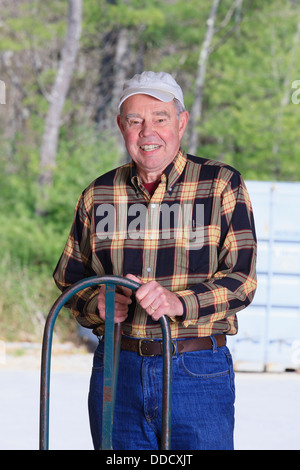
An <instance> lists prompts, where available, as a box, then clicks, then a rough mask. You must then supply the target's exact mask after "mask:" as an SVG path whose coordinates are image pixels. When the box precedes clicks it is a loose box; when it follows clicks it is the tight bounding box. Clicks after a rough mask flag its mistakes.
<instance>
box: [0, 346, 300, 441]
mask: <svg viewBox="0 0 300 470" xmlns="http://www.w3.org/2000/svg"><path fill="white" fill-rule="evenodd" d="M23 352H24V351H23ZM0 359H1V357H0ZM1 362H2V364H1ZM91 363H92V355H91V354H88V353H83V352H82V353H80V354H74V351H71V350H64V349H63V350H59V351H57V352H56V353H54V354H53V356H52V369H51V371H52V372H51V394H50V397H51V402H50V448H51V449H71V450H72V449H92V444H91V438H90V432H89V424H88V415H87V392H88V386H89V375H90V369H91ZM39 366H40V352H39V350H38V349H37V350H30V351H29V352H26V353H25V354H22V355H21V351H19V352H17V351H16V350H15V352H14V353H13V354H10V353H7V354H6V356H5V358H4V357H3V355H2V360H0V449H1V450H3V449H6V450H14V449H19V450H21V449H25V450H30V449H33V450H35V449H38V445H39V385H40V375H39ZM236 389H237V400H236V432H235V447H236V449H237V450H238V449H241V450H242V449H245V450H246V449H250V450H256V449H266V450H271V449H275V450H295V449H297V450H299V449H300V431H299V425H298V423H299V422H300V407H299V396H300V374H297V373H282V374H276V373H266V374H260V373H241V372H238V373H236Z"/></svg>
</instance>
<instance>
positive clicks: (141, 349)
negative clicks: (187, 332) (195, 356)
mask: <svg viewBox="0 0 300 470" xmlns="http://www.w3.org/2000/svg"><path fill="white" fill-rule="evenodd" d="M214 338H215V340H216V343H217V347H218V348H219V347H221V346H225V345H226V338H225V335H224V334H220V335H214ZM212 348H213V342H212V340H211V337H210V336H204V337H202V338H191V339H185V340H178V341H176V343H175V342H174V341H172V349H173V351H172V352H173V355H174V354H176V353H179V354H180V353H184V352H192V351H201V350H205V349H212ZM121 349H125V350H126V351H131V352H135V353H137V354H139V355H140V356H156V355H158V356H162V355H163V342H162V341H161V340H159V341H155V340H153V339H134V338H128V337H126V336H123V337H122V342H121Z"/></svg>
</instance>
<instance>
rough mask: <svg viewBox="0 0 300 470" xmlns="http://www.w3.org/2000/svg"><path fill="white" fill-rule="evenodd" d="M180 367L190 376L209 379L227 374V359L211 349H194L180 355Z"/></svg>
mask: <svg viewBox="0 0 300 470" xmlns="http://www.w3.org/2000/svg"><path fill="white" fill-rule="evenodd" d="M180 367H181V369H182V370H183V371H184V372H185V373H186V374H187V375H188V376H190V377H194V378H199V379H209V378H215V377H223V376H226V375H229V373H230V371H229V366H228V361H227V359H226V360H225V358H224V355H223V354H215V353H213V352H212V351H195V352H191V353H183V354H182V355H181V356H180Z"/></svg>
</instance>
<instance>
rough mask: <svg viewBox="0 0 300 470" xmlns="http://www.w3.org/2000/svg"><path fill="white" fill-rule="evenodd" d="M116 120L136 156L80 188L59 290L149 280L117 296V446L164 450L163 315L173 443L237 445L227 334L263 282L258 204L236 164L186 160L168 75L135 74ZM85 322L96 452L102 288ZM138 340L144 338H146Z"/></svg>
mask: <svg viewBox="0 0 300 470" xmlns="http://www.w3.org/2000/svg"><path fill="white" fill-rule="evenodd" d="M117 122H118V126H119V128H120V131H121V133H122V135H123V138H124V142H125V145H126V148H127V151H128V154H129V155H130V157H131V159H132V161H131V162H130V163H128V164H126V165H123V166H121V167H119V168H117V169H115V170H112V171H110V172H108V173H106V174H105V175H102V176H100V177H99V178H97V179H96V180H95V181H94V182H93V183H91V184H90V186H89V187H88V188H87V189H86V190H85V191H83V193H82V194H81V196H80V198H79V200H78V203H77V207H76V213H75V219H74V223H73V226H72V229H71V233H70V236H69V238H68V241H67V245H66V248H65V250H64V252H63V254H62V257H61V259H60V261H59V263H58V266H57V268H56V270H55V273H54V278H55V281H56V283H57V285H58V287H59V288H60V289H62V290H63V289H65V288H66V287H68V286H70V285H71V284H73V283H74V282H76V281H78V280H81V279H83V278H85V277H88V276H94V275H98V276H100V275H110V274H114V275H118V276H126V277H127V278H129V279H132V280H134V281H136V282H139V283H140V284H141V287H140V288H139V289H138V290H137V291H136V292H135V293H134V294H133V293H132V292H131V291H130V290H129V289H125V288H122V289H120V290H119V292H118V293H117V294H116V298H115V321H116V322H122V329H123V337H122V344H121V354H120V365H119V378H118V390H117V396H116V405H115V420H114V430H113V448H114V449H148V450H155V449H159V448H160V441H161V436H160V429H161V416H162V404H161V390H162V361H163V358H162V348H161V328H160V324H159V322H158V320H159V318H160V317H161V316H162V315H166V316H167V317H169V320H170V327H171V334H172V340H173V343H174V348H173V349H174V351H173V384H172V409H173V412H172V432H171V436H172V437H171V448H172V450H175V449H181V450H188V449H194V450H196V449H213V450H216V449H233V429H234V400H235V389H234V373H233V367H232V360H231V356H230V352H229V350H228V347H227V346H226V335H234V334H236V333H237V330H238V327H237V318H236V313H237V312H238V311H239V310H241V309H243V308H245V307H246V306H247V305H249V303H250V302H251V301H252V299H253V296H254V293H255V289H256V272H255V263H256V238H255V229H254V222H253V215H252V209H251V203H250V200H249V196H248V193H247V190H246V188H245V185H244V182H243V179H242V177H241V175H240V174H239V172H238V171H236V170H235V169H233V168H231V167H229V166H227V165H225V164H224V163H218V162H217V161H212V160H208V159H205V158H199V157H195V156H192V155H186V154H185V153H184V151H183V150H182V148H181V139H182V136H183V134H184V132H185V129H186V126H187V122H188V112H187V111H186V110H185V107H184V101H183V95H182V90H181V88H180V86H179V85H178V84H177V83H176V81H175V80H174V79H173V78H172V76H171V75H169V74H167V73H163V72H160V73H154V72H144V73H142V74H141V75H135V76H134V77H133V78H132V79H130V80H128V81H127V82H126V83H125V85H124V89H123V94H122V96H121V99H120V114H119V115H118V117H117ZM69 306H70V308H71V310H72V313H73V315H74V316H75V318H76V319H77V321H78V322H79V323H80V324H81V325H82V326H84V327H87V328H93V332H94V333H95V335H97V336H99V346H98V347H97V349H96V351H95V356H94V363H93V371H92V376H91V382H90V392H89V415H90V424H91V432H92V437H93V442H94V447H95V448H96V449H99V448H100V447H101V416H102V384H103V350H104V347H103V341H102V335H103V330H104V322H105V297H104V292H103V287H101V288H87V289H86V290H84V291H83V292H81V293H79V294H77V295H76V296H74V297H73V299H72V300H71V302H70V305H69ZM140 340H141V341H140Z"/></svg>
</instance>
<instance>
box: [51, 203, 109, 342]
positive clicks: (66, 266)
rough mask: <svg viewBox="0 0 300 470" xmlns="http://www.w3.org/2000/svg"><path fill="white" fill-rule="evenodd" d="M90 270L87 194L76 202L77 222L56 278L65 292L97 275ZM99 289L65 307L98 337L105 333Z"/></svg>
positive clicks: (84, 292) (85, 291) (81, 294)
mask: <svg viewBox="0 0 300 470" xmlns="http://www.w3.org/2000/svg"><path fill="white" fill-rule="evenodd" d="M95 275H96V273H95V272H94V271H93V269H92V267H91V244H90V216H89V213H88V211H87V210H86V207H85V202H84V194H82V195H81V196H80V198H79V200H78V202H77V205H76V209H75V216H74V221H73V224H72V228H71V231H70V234H69V237H68V239H67V243H66V246H65V248H64V251H63V253H62V255H61V257H60V260H59V262H58V264H57V266H56V268H55V271H54V274H53V277H54V280H55V283H56V285H57V286H58V288H59V289H60V290H61V291H62V292H63V291H64V290H66V289H67V288H68V287H70V286H71V285H73V284H74V283H75V282H78V281H81V280H83V279H85V278H87V277H90V276H95ZM98 293H99V287H98V286H92V287H87V288H86V289H83V290H82V291H80V292H78V293H77V294H75V295H73V297H71V299H70V300H69V301H68V302H67V303H66V304H65V307H66V308H69V309H71V313H72V315H73V316H74V317H75V319H76V320H77V321H78V323H79V324H80V325H82V326H83V327H85V328H92V329H93V332H94V333H96V334H102V333H103V324H104V322H103V321H102V320H101V318H100V317H99V311H98V308H97V297H98Z"/></svg>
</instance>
